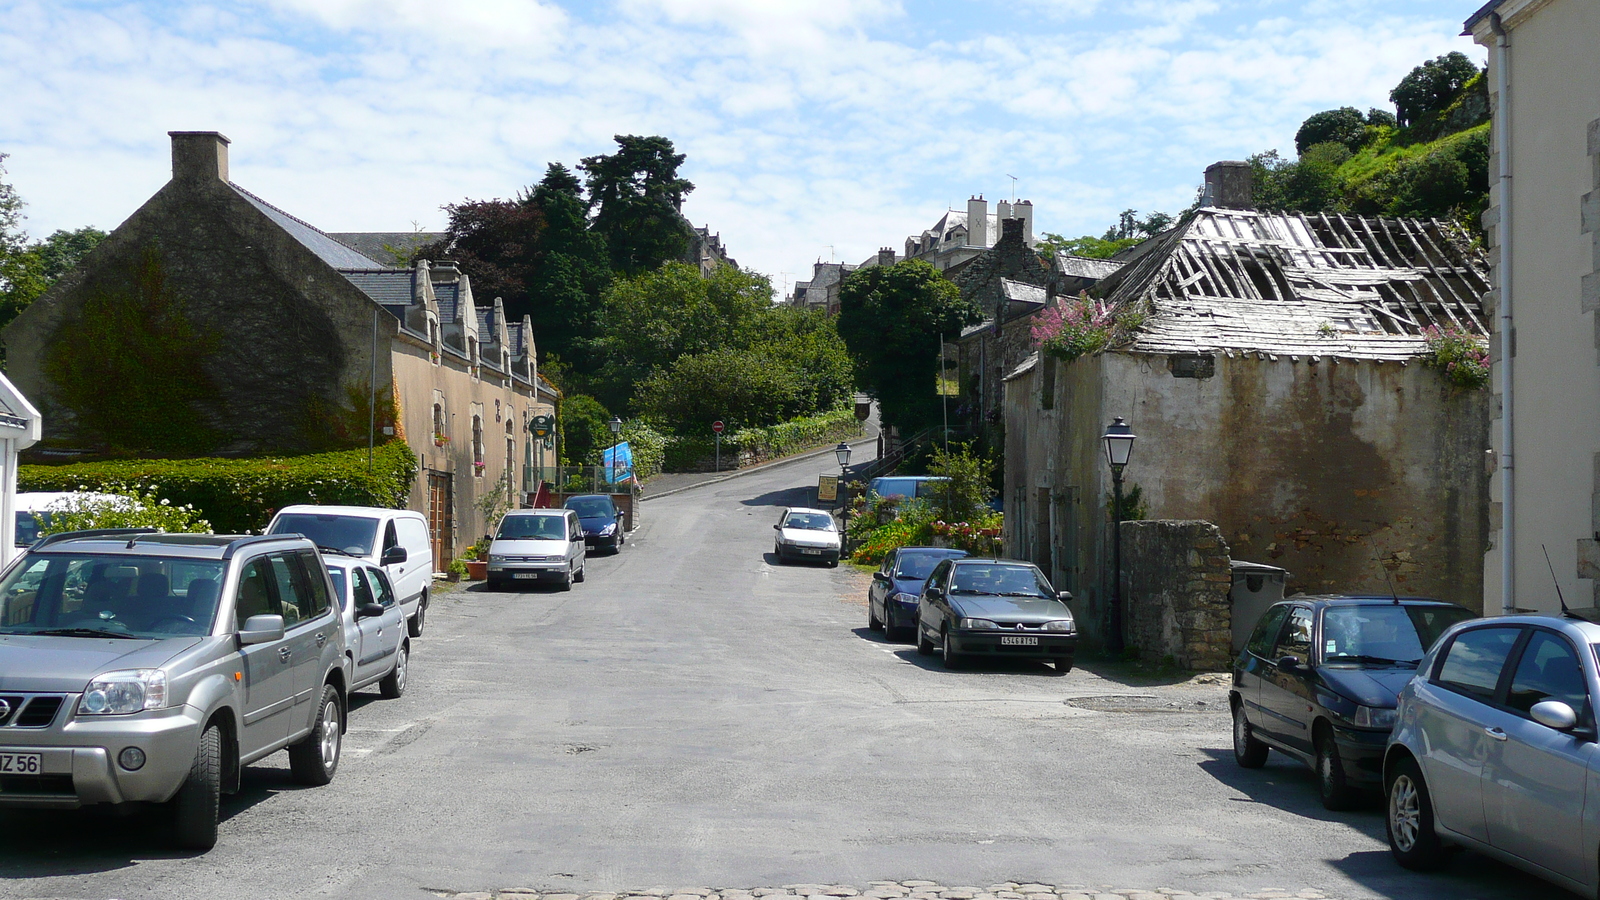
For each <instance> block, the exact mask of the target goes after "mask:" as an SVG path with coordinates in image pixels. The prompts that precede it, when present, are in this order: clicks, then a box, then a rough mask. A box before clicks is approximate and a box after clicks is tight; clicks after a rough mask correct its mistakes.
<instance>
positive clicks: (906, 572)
mask: <svg viewBox="0 0 1600 900" xmlns="http://www.w3.org/2000/svg"><path fill="white" fill-rule="evenodd" d="M954 555H957V554H951V555H950V556H954ZM950 556H945V555H939V554H934V553H901V554H900V557H899V561H898V562H896V563H895V570H894V577H896V578H920V579H923V580H927V577H928V575H929V573H931V572H932V571H933V567H934V566H937V565H938V564H939V561H940V560H944V559H949V558H950Z"/></svg>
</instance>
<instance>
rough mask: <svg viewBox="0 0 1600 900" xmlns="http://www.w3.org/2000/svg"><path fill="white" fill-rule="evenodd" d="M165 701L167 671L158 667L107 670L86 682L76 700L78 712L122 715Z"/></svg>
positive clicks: (82, 714)
mask: <svg viewBox="0 0 1600 900" xmlns="http://www.w3.org/2000/svg"><path fill="white" fill-rule="evenodd" d="M166 705H167V673H166V672H163V671H161V670H160V669H128V670H126V671H122V672H107V673H105V674H104V675H101V676H99V677H97V678H95V680H93V681H91V682H89V686H88V687H86V688H84V690H83V699H82V700H79V701H78V715H80V716H125V715H127V714H129V713H136V712H143V711H144V710H147V709H161V708H162V707H164V706H166Z"/></svg>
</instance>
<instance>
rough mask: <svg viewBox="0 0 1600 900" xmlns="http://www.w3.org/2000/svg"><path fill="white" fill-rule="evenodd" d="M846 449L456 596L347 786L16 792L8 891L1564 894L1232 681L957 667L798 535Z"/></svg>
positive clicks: (364, 715)
mask: <svg viewBox="0 0 1600 900" xmlns="http://www.w3.org/2000/svg"><path fill="white" fill-rule="evenodd" d="M832 471H833V469H832V462H831V458H829V457H821V458H813V459H809V460H802V461H798V462H795V463H789V464H784V465H779V466H775V467H772V468H770V469H767V470H764V471H761V472H758V473H753V474H750V475H747V476H743V477H740V478H735V479H732V480H729V481H725V482H721V483H718V484H713V485H708V486H706V487H703V488H699V489H696V490H691V491H688V492H685V493H682V494H678V495H675V496H671V497H665V498H662V499H659V500H654V501H651V502H649V503H646V504H645V506H644V514H643V520H642V524H641V526H640V528H639V529H638V530H637V531H636V532H635V533H634V535H633V537H632V539H631V540H630V541H629V543H628V545H627V546H626V547H625V548H624V550H623V552H622V553H621V554H619V555H617V556H613V557H593V558H591V559H590V560H589V563H588V580H587V582H586V583H584V584H581V585H578V586H576V587H575V588H574V589H573V590H571V591H570V592H554V591H551V592H537V593H528V594H510V593H485V592H482V591H480V590H476V589H474V590H468V591H463V592H460V593H456V594H453V595H448V596H446V597H443V598H441V599H440V600H439V601H438V602H437V603H436V604H435V606H434V608H433V610H432V611H431V612H430V614H429V617H428V633H427V634H426V635H425V636H424V637H423V638H422V639H421V640H419V641H418V642H417V644H416V649H415V650H414V653H413V657H412V665H413V668H412V672H411V683H410V689H409V691H408V693H407V695H406V696H405V697H403V698H401V699H399V700H394V701H383V700H379V699H377V695H376V693H366V694H362V695H358V698H357V701H356V703H355V706H354V708H353V709H352V711H351V716H350V722H351V726H350V732H349V734H348V736H347V740H346V744H345V756H344V759H343V762H342V764H341V766H340V770H339V773H338V776H337V778H336V779H335V781H334V783H333V784H332V785H330V786H328V787H324V788H312V789H303V788H299V787H297V786H295V785H293V784H292V783H291V781H290V779H289V773H288V761H287V758H286V757H285V756H284V755H282V754H279V755H278V756H276V757H273V758H271V759H268V760H267V761H265V762H264V763H262V764H258V765H256V766H253V767H251V768H250V769H249V770H247V772H246V775H245V789H244V791H243V793H242V794H240V795H238V796H236V797H232V798H228V799H226V800H225V803H224V816H225V821H224V822H223V825H222V833H221V840H220V842H219V844H218V846H217V847H216V849H214V850H213V851H211V852H210V853H207V854H203V855H198V856H196V855H191V854H176V853H173V852H171V851H169V850H168V849H166V847H165V845H164V835H163V833H162V831H161V824H162V820H161V819H159V818H158V817H157V816H155V815H153V814H148V813H147V814H139V815H134V816H129V817H114V816H110V815H104V814H98V815H97V814H91V813H87V812H76V813H48V814H47V813H16V812H10V813H3V814H0V879H3V880H0V896H4V897H93V898H122V900H143V898H161V900H172V898H190V897H193V898H213V897H227V898H254V897H263V898H267V897H271V898H279V897H298V896H324V895H325V896H333V897H354V898H386V900H387V898H406V897H426V896H429V892H433V893H442V892H462V891H483V890H496V889H503V888H510V887H519V886H521V887H530V888H540V889H545V890H559V889H569V890H572V891H585V890H610V891H615V890H624V889H632V888H641V887H651V886H656V887H664V888H669V889H671V888H678V887H684V886H701V887H707V888H718V887H756V886H766V885H782V884H786V883H795V882H811V883H842V884H854V885H858V886H861V885H865V884H866V883H867V882H869V881H876V880H904V879H911V878H924V879H930V880H934V881H940V882H942V883H944V884H952V885H958V884H973V885H986V884H992V883H997V882H1005V881H1038V882H1044V883H1065V882H1072V883H1082V884H1088V885H1104V886H1107V887H1110V886H1113V885H1114V886H1117V887H1124V888H1155V887H1172V888H1179V889H1184V890H1188V891H1194V892H1203V891H1231V892H1234V893H1235V894H1239V893H1243V892H1248V891H1255V890H1261V889H1265V888H1280V889H1286V890H1288V891H1291V892H1292V891H1296V890H1301V889H1315V890H1318V891H1321V892H1322V893H1324V894H1326V895H1329V896H1332V897H1338V898H1369V897H1393V898H1402V897H1403V898H1407V900H1427V898H1441V900H1443V898H1451V900H1459V898H1469V897H1470V898H1480V900H1494V898H1508V900H1509V898H1524V897H1527V896H1530V895H1537V896H1556V895H1558V894H1559V892H1557V891H1555V890H1554V889H1553V888H1550V887H1548V886H1547V885H1544V884H1543V883H1542V882H1538V881H1534V880H1531V879H1529V878H1527V877H1525V876H1523V875H1521V874H1519V873H1517V872H1515V871H1514V870H1511V869H1509V868H1506V867H1504V866H1501V865H1499V864H1497V863H1493V862H1490V861H1488V860H1485V859H1483V858H1481V857H1477V856H1474V855H1471V854H1461V855H1460V856H1459V857H1458V858H1456V859H1455V860H1454V861H1453V863H1452V864H1451V865H1450V867H1449V868H1448V869H1447V870H1446V871H1445V872H1444V873H1442V874H1438V875H1431V876H1419V875H1413V874H1411V873H1407V872H1405V871H1403V870H1401V869H1399V868H1397V867H1396V866H1395V865H1394V864H1393V862H1392V861H1391V860H1390V858H1389V855H1388V851H1387V847H1386V845H1385V844H1384V842H1383V823H1382V819H1381V817H1380V814H1379V812H1378V810H1377V808H1376V806H1375V805H1374V807H1373V808H1372V809H1369V810H1365V811H1358V812H1351V813H1329V812H1326V811H1324V810H1323V809H1322V808H1321V807H1320V805H1319V804H1318V803H1317V801H1316V799H1315V790H1314V787H1313V785H1312V781H1311V776H1310V773H1309V772H1307V771H1305V770H1303V769H1301V768H1299V767H1298V766H1295V765H1291V764H1288V763H1285V762H1283V761H1281V760H1275V761H1274V762H1273V763H1271V764H1269V765H1268V767H1267V768H1265V769H1263V770H1259V771H1254V772H1251V771H1245V770H1242V769H1240V768H1238V767H1237V766H1236V765H1235V764H1234V762H1233V759H1232V757H1231V752H1230V749H1229V748H1230V742H1229V727H1228V718H1227V715H1226V712H1225V709H1226V706H1225V701H1224V690H1225V688H1224V687H1222V686H1221V685H1215V684H1213V685H1205V684H1193V683H1186V684H1177V685H1170V686H1156V687H1151V686H1146V685H1128V684H1123V683H1119V682H1118V681H1116V680H1114V679H1108V678H1103V677H1100V676H1098V675H1096V674H1094V673H1092V672H1089V671H1085V670H1083V669H1081V668H1080V669H1078V670H1076V671H1074V672H1072V673H1070V674H1068V675H1065V676H1058V675H1056V674H1054V673H1053V671H1052V670H1051V669H1050V668H1049V667H1047V666H1045V665H1043V664H1033V663H1027V662H1009V663H1007V664H1004V665H996V666H982V667H977V668H974V669H969V670H967V671H961V672H946V671H944V670H943V669H941V668H940V667H939V665H938V664H937V662H934V661H933V660H932V658H927V659H925V658H923V657H919V656H918V655H917V654H916V653H915V651H914V650H913V649H912V648H911V647H910V646H909V645H888V644H885V643H884V642H883V641H882V639H881V638H880V637H879V636H878V635H877V634H874V633H872V632H869V631H868V630H867V629H866V616H865V612H864V609H863V607H862V606H861V605H860V596H861V593H862V592H863V590H864V584H865V580H864V579H863V578H862V576H861V575H859V574H858V573H855V572H852V571H850V570H849V569H848V568H839V569H827V568H822V567H804V566H778V565H775V564H774V561H773V560H772V559H771V558H770V551H771V546H772V529H771V525H772V524H773V523H774V522H775V521H776V519H777V515H778V507H780V506H783V505H787V504H790V503H800V502H806V501H807V500H808V499H809V493H810V492H809V489H808V488H806V487H805V486H808V485H814V484H815V482H816V476H817V475H818V474H821V473H825V472H826V473H831V472H832ZM1069 701H1076V702H1069ZM1105 710H1110V711H1105ZM1155 710H1159V711H1155Z"/></svg>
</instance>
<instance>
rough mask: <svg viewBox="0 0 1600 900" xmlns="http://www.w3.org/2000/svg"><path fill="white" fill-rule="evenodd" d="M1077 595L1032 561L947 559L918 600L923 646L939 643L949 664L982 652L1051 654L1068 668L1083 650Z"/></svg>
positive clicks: (926, 650)
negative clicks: (1074, 603)
mask: <svg viewBox="0 0 1600 900" xmlns="http://www.w3.org/2000/svg"><path fill="white" fill-rule="evenodd" d="M1071 599H1072V595H1071V594H1069V593H1067V592H1066V591H1062V592H1060V593H1057V592H1056V591H1055V589H1054V588H1052V587H1051V586H1050V581H1049V579H1047V578H1045V577H1044V573H1043V572H1041V571H1039V567H1038V566H1036V565H1034V564H1033V563H1030V562H1023V561H1022V560H1017V559H973V558H971V557H968V558H965V559H946V560H943V561H941V562H940V563H938V564H937V565H936V566H934V568H933V571H932V572H931V573H929V575H928V581H927V583H926V584H925V585H924V586H923V588H922V596H921V598H919V600H918V601H917V621H916V638H917V652H918V653H921V654H922V655H924V656H928V655H931V654H932V653H933V651H934V648H935V647H938V648H939V649H940V650H941V652H942V653H943V654H944V664H945V667H946V668H949V669H954V668H956V667H957V666H959V665H960V664H961V662H962V661H963V660H965V659H967V658H969V657H977V656H988V657H995V656H1004V657H1011V658H1022V659H1047V660H1050V661H1051V662H1052V663H1054V664H1055V667H1056V671H1057V672H1060V673H1061V674H1063V675H1065V674H1066V673H1068V672H1070V671H1072V665H1073V660H1074V659H1075V658H1076V657H1077V655H1078V625H1077V622H1076V621H1074V620H1073V618H1072V610H1070V609H1068V608H1067V601H1069V600H1071Z"/></svg>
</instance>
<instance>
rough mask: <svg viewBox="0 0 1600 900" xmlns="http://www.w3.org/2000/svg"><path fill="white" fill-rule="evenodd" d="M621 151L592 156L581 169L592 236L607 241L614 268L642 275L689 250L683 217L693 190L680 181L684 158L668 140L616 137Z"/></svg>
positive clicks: (688, 228) (689, 184)
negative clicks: (586, 188)
mask: <svg viewBox="0 0 1600 900" xmlns="http://www.w3.org/2000/svg"><path fill="white" fill-rule="evenodd" d="M615 140H616V142H617V152H616V153H613V154H611V155H610V156H604V155H601V156H589V157H585V158H584V160H583V162H581V163H579V164H578V168H579V169H581V170H583V173H584V174H585V175H586V176H587V178H588V188H589V208H590V210H591V211H592V212H593V213H594V224H593V228H594V231H595V232H596V233H598V234H600V235H602V236H603V237H604V238H605V239H606V244H607V246H608V247H609V248H610V251H611V268H612V269H613V270H615V271H616V272H617V273H619V274H621V275H639V274H641V273H644V272H649V271H651V270H653V269H656V268H657V267H659V266H660V265H661V264H662V263H664V262H667V261H669V260H677V259H682V258H683V257H684V254H685V253H686V252H687V251H688V249H689V238H690V232H691V231H692V229H691V227H690V225H689V222H688V220H687V219H685V218H684V217H683V213H681V212H679V210H680V209H682V207H683V198H684V195H685V194H687V193H689V192H690V191H692V190H694V185H693V184H691V183H690V182H689V181H688V180H686V179H683V178H680V177H678V167H679V166H681V165H683V161H684V158H685V157H684V155H683V154H681V153H674V152H673V149H674V148H673V146H672V141H670V140H668V139H666V138H664V137H659V136H658V137H640V136H637V135H631V134H630V135H622V134H619V135H616V137H615Z"/></svg>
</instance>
